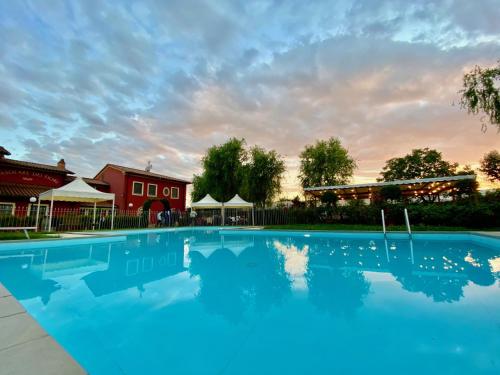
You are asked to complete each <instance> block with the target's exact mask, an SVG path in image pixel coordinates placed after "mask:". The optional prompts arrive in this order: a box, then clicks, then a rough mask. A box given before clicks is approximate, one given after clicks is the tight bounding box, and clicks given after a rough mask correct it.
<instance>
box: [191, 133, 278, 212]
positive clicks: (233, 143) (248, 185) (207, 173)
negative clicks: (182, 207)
mask: <svg viewBox="0 0 500 375" xmlns="http://www.w3.org/2000/svg"><path fill="white" fill-rule="evenodd" d="M202 167H203V172H202V173H201V174H200V175H197V176H194V178H193V191H192V193H191V198H192V200H193V201H197V200H200V199H201V198H203V197H204V196H205V195H206V194H210V195H211V196H212V197H214V198H215V199H217V200H218V201H223V202H226V201H228V200H229V199H231V198H232V197H233V196H234V195H235V194H240V195H241V196H242V197H243V198H244V199H247V200H250V201H252V202H255V203H256V204H257V205H261V206H263V205H265V204H266V203H270V202H271V201H272V200H273V199H274V198H275V197H276V196H277V195H278V194H279V193H280V192H281V182H282V179H283V174H284V172H285V163H284V161H283V159H282V157H281V156H280V155H279V154H278V153H277V152H276V151H274V150H270V151H266V150H264V149H263V148H261V147H258V146H254V147H252V148H251V149H249V150H248V149H246V148H245V140H244V139H236V138H231V139H230V140H229V141H227V142H226V143H224V144H222V145H217V146H212V147H210V148H209V149H208V150H207V153H206V154H205V156H204V157H203V158H202Z"/></svg>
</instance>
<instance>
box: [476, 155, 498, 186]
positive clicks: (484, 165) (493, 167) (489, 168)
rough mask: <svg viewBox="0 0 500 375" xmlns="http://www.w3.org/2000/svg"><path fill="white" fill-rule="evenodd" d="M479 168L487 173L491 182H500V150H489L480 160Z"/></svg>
mask: <svg viewBox="0 0 500 375" xmlns="http://www.w3.org/2000/svg"><path fill="white" fill-rule="evenodd" d="M480 164H481V167H480V168H479V170H480V171H481V172H482V173H484V174H485V175H486V177H487V178H488V180H490V181H491V182H500V152H498V151H497V150H493V151H490V152H488V153H487V154H486V155H484V156H483V158H482V159H481V161H480Z"/></svg>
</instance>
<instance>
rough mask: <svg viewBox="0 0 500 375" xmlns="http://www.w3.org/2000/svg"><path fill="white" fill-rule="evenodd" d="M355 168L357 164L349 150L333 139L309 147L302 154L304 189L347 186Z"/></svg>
mask: <svg viewBox="0 0 500 375" xmlns="http://www.w3.org/2000/svg"><path fill="white" fill-rule="evenodd" d="M355 168H356V162H355V160H354V159H353V158H352V157H351V156H350V155H349V152H348V151H347V149H346V148H344V147H343V146H342V144H341V142H340V140H339V139H338V138H335V137H332V138H330V139H328V140H326V141H317V142H316V143H315V144H314V145H308V146H306V147H305V149H304V150H303V151H302V152H301V154H300V174H299V179H300V182H301V185H302V187H303V188H306V187H310V186H324V185H339V184H346V183H348V182H349V180H350V178H351V177H352V175H353V173H354V169H355Z"/></svg>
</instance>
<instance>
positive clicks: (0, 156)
mask: <svg viewBox="0 0 500 375" xmlns="http://www.w3.org/2000/svg"><path fill="white" fill-rule="evenodd" d="M6 155H10V152H9V151H7V150H6V149H5V148H3V147H2V146H0V159H3V158H4V157H5V156H6Z"/></svg>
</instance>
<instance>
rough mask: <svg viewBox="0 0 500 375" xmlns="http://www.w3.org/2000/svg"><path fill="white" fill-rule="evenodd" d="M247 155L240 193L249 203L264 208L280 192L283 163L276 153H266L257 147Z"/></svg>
mask: <svg viewBox="0 0 500 375" xmlns="http://www.w3.org/2000/svg"><path fill="white" fill-rule="evenodd" d="M249 154H250V158H249V162H248V164H246V165H245V166H244V181H243V187H242V191H241V193H242V195H243V196H244V197H245V198H246V199H248V200H249V201H251V202H254V203H256V204H257V205H260V206H264V205H265V204H268V203H271V202H272V201H273V199H274V198H275V197H276V196H277V195H278V194H279V193H280V192H281V181H282V178H283V174H284V173H285V162H284V161H283V159H282V158H281V156H280V155H279V154H278V153H277V152H276V151H274V150H271V151H266V150H264V149H262V148H261V147H258V146H255V147H253V148H252V149H250V152H249Z"/></svg>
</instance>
